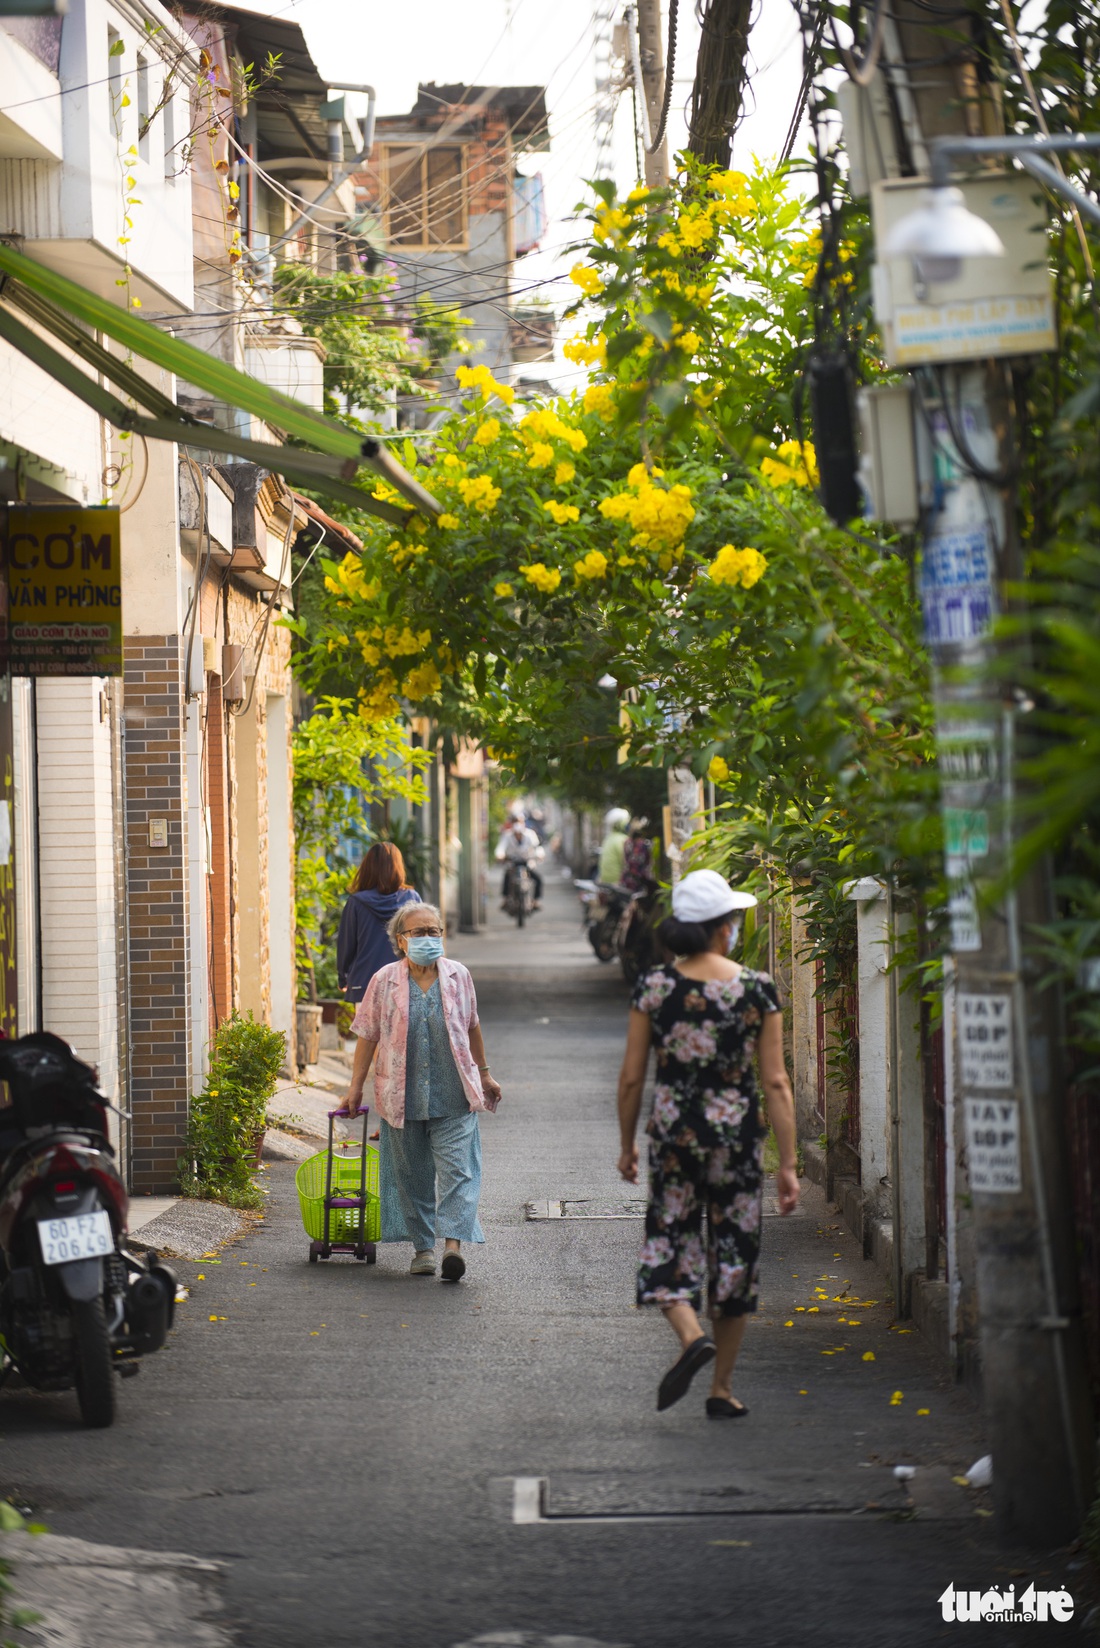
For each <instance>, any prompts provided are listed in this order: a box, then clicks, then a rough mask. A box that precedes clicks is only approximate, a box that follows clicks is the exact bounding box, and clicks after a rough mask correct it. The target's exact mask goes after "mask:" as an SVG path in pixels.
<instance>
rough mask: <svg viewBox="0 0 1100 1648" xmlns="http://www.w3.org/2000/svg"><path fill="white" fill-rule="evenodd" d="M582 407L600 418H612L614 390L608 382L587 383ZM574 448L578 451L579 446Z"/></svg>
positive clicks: (613, 413) (613, 412)
mask: <svg viewBox="0 0 1100 1648" xmlns="http://www.w3.org/2000/svg"><path fill="white" fill-rule="evenodd" d="M584 409H585V411H586V412H595V413H596V415H597V416H598V417H601V418H613V417H614V415H615V391H614V389H613V388H612V386H611V384H609V383H593V384H589V386H588V388H587V389H586V390H585V392H584ZM574 450H577V451H579V450H580V449H579V448H575V449H574Z"/></svg>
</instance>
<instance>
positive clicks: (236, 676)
mask: <svg viewBox="0 0 1100 1648" xmlns="http://www.w3.org/2000/svg"><path fill="white" fill-rule="evenodd" d="M222 697H223V698H224V700H225V702H226V703H227V704H243V703H244V699H245V690H244V648H243V647H242V646H240V645H238V643H237V642H236V641H227V642H226V643H225V645H224V646H223V647H222Z"/></svg>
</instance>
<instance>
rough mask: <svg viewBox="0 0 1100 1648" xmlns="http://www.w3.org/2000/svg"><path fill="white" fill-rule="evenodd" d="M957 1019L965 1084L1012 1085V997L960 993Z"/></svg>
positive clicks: (969, 1085) (963, 1081)
mask: <svg viewBox="0 0 1100 1648" xmlns="http://www.w3.org/2000/svg"><path fill="white" fill-rule="evenodd" d="M956 1022H957V1024H958V1033H959V1077H960V1079H961V1081H962V1085H963V1087H994V1088H1006V1087H1007V1088H1011V1087H1012V1081H1013V1071H1012V997H1011V996H970V995H965V996H964V995H960V996H959V998H958V1019H957V1021H956Z"/></svg>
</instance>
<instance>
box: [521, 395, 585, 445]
mask: <svg viewBox="0 0 1100 1648" xmlns="http://www.w3.org/2000/svg"><path fill="white" fill-rule="evenodd" d="M519 431H520V434H521V435H522V436H523V439H524V440H525V441H527V442H528V443H531V442H535V441H546V442H549V441H564V442H565V444H566V446H569V447H572V449H573V451H574V452H583V451H584V449H585V447H586V446H587V445H588V437H587V435H586V434H585V433H584V430H583V429H574V428H573V426H572V424H568V423H566V422H565V420H564V418H561V417H559V416H558V414H557V413H556V412H555V411H554V410H553V408H552V407H549V406H544V407H540V408H539V410H538V411H537V412H528V413H526V415H525V416H524V417H522V418H521V419H520V420H519Z"/></svg>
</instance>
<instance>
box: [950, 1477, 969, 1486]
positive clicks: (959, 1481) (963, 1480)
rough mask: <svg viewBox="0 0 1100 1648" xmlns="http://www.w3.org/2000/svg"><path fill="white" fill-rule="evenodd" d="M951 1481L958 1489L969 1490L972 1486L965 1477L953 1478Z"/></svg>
mask: <svg viewBox="0 0 1100 1648" xmlns="http://www.w3.org/2000/svg"><path fill="white" fill-rule="evenodd" d="M951 1480H952V1482H954V1484H955V1486H956V1487H958V1488H969V1486H970V1483H969V1482H968V1481H967V1479H966V1477H965V1476H953V1477H952V1478H951Z"/></svg>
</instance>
